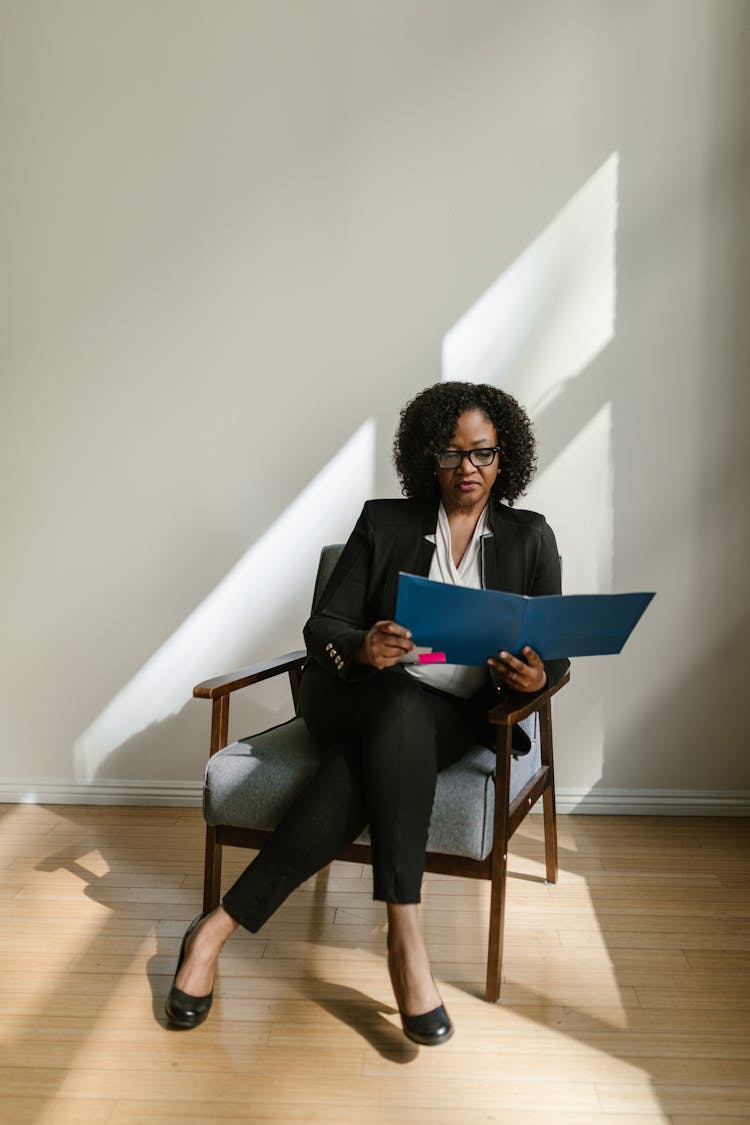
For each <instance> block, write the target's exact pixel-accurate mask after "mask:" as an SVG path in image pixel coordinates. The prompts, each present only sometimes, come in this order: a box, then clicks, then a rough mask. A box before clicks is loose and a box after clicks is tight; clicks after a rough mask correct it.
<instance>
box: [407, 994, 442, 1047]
mask: <svg viewBox="0 0 750 1125" xmlns="http://www.w3.org/2000/svg"><path fill="white" fill-rule="evenodd" d="M399 1015H400V1016H401V1026H402V1027H403V1029H404V1035H405V1036H406V1038H407V1039H411V1041H412V1043H420V1044H421V1045H422V1046H423V1047H437V1046H438V1044H440V1043H447V1041H448V1040H449V1039H450V1037H451V1035H452V1034H453V1024H452V1023H451V1020H450V1016H449V1015H448V1013H447V1012H446V1010H445V1008H444V1007H443V1005H442V1004H441V1005H440V1007H439V1008H433V1010H432V1011H431V1012H425V1013H424V1015H422V1016H407V1015H405V1013H404V1012H402V1011H400V1010H399Z"/></svg>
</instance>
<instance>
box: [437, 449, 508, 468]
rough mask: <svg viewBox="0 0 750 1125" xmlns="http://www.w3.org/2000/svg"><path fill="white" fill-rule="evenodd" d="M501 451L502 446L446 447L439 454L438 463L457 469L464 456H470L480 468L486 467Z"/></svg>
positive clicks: (441, 465)
mask: <svg viewBox="0 0 750 1125" xmlns="http://www.w3.org/2000/svg"><path fill="white" fill-rule="evenodd" d="M499 452H500V446H499V445H495V446H489V447H488V446H482V448H481V449H444V450H443V451H442V453H438V455H437V463H438V465H439V466H440V468H441V469H457V468H458V466H459V465H460V464H461V462H462V461H463V459H464V457H468V458H469V460H470V461H471V463H472V465H475V466H476V468H478V469H486V468H487V466H488V465H491V464H492V462H493V461H494V460H495V454H496V453H499Z"/></svg>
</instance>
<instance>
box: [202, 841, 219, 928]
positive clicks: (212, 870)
mask: <svg viewBox="0 0 750 1125" xmlns="http://www.w3.org/2000/svg"><path fill="white" fill-rule="evenodd" d="M220 897H221V844H218V843H217V842H216V829H215V828H206V861H205V866H204V870H203V913H204V914H208V912H209V910H215V909H216V907H217V906H218V905H219V898H220Z"/></svg>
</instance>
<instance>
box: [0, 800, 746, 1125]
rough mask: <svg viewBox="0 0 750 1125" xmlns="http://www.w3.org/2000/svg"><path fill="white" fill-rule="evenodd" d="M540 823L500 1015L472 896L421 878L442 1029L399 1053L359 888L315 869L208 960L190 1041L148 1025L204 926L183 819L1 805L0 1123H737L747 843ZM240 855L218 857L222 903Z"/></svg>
mask: <svg viewBox="0 0 750 1125" xmlns="http://www.w3.org/2000/svg"><path fill="white" fill-rule="evenodd" d="M559 836H560V880H559V883H558V884H557V885H556V886H555V887H549V886H547V885H546V884H545V883H544V851H543V843H542V828H541V822H540V819H539V818H537V817H534V816H532V817H528V818H527V819H526V821H525V822H524V823H523V825H522V826H521V828H520V829H519V832H518V833H517V834H516V836H515V838H514V841H513V847H512V849H511V855H510V858H509V864H510V871H511V876H510V878H509V883H508V904H507V914H506V919H507V920H506V955H505V968H504V980H503V1002H502V1004H500V1005H488V1004H486V1003H485V1002H484V1001H483V999H482V994H483V988H484V971H485V964H484V961H485V955H486V930H487V918H488V892H489V888H488V886H487V884H484V883H479V882H474V881H471V880H459V879H451V878H446V877H439V876H427V877H426V880H425V889H424V904H423V909H422V914H423V921H424V928H425V933H426V936H427V942H428V946H429V948H430V952H431V956H432V961H433V967H434V970H435V975H436V978H437V980H438V982H439V985H440V988H441V991H442V993H443V997H444V1000H445V1002H446V1005H447V1007H448V1008H449V1010H450V1012H451V1015H452V1017H453V1020H454V1023H455V1024H456V1034H455V1036H454V1038H453V1040H452V1041H451V1042H450V1043H449V1044H446V1045H445V1046H444V1047H441V1048H439V1049H433V1050H429V1049H419V1048H416V1047H415V1046H414V1045H412V1044H410V1043H409V1042H408V1041H407V1040H406V1039H405V1038H404V1036H403V1034H402V1033H401V1030H400V1027H399V1021H398V1013H397V1012H396V1010H395V1007H394V1003H393V997H392V994H391V992H390V988H389V984H388V975H387V971H386V967H385V959H384V953H385V940H386V929H385V915H384V908H383V906H382V904H379V903H373V901H372V895H371V879H370V871H369V868H367V867H363V866H361V865H355V864H343V863H335V864H333V865H332V866H331V868H329V869H328V871H326V872H324V873H322V874H321V875H320V876H318V877H317V878H316V879H312V880H310V881H309V882H308V883H306V884H305V885H304V886H303V887H301V888H300V889H299V890H298V891H297V892H296V893H295V894H294V895H293V896H292V897H291V898H290V900H289V901H288V902H287V903H286V904H285V905H284V906H283V907H282V908H281V909H280V910H279V912H278V913H277V915H276V916H275V917H274V918H272V919H271V921H270V922H269V923H268V925H267V926H266V927H265V928H264V929H263V931H262V932H261V933H260V934H257V935H252V934H248V933H245V932H244V931H243V932H240V933H238V934H237V935H236V936H235V937H234V938H233V939H232V942H231V943H230V945H229V946H228V947H227V950H226V954H225V956H224V959H223V962H222V968H221V974H220V977H219V979H218V981H217V986H216V1001H215V1004H214V1008H213V1010H212V1012H211V1015H210V1017H209V1019H208V1021H207V1022H206V1023H205V1024H204V1025H203V1026H201V1027H200V1028H198V1029H196V1030H195V1031H193V1032H190V1033H179V1032H174V1031H170V1030H168V1029H167V1028H166V1027H165V1026H164V1019H163V1015H162V1012H163V1005H164V999H165V996H166V993H167V991H168V989H169V985H170V983H171V978H172V973H173V972H174V964H175V959H176V956H177V952H178V949H179V945H180V939H181V936H182V933H183V932H184V929H185V927H186V925H187V924H188V922H189V921H190V920H191V918H192V917H193V916H194V915H195V914H196V913H198V912H199V910H200V897H201V893H200V888H201V869H202V849H203V839H202V821H201V818H200V813H199V811H198V810H193V809H155V808H147V809H143V808H132V809H128V808H113V807H92V806H86V807H72V806H55V807H52V806H50V807H41V806H31V805H19V806H14V805H10V806H0V958H1V963H2V966H3V975H2V980H3V995H2V1008H3V1022H2V1032H1V1033H0V1122H1V1123H2V1125H15V1123H18V1125H21V1123H32V1122H33V1123H38V1125H68V1123H73V1122H76V1123H80V1125H89V1123H91V1125H136V1123H137V1125H173V1123H174V1125H177V1123H178V1122H179V1123H180V1125H183V1123H187V1125H201V1123H206V1125H208V1123H212V1122H234V1123H238V1122H253V1123H259V1125H263V1123H264V1122H268V1123H269V1125H270V1123H274V1125H298V1123H300V1125H301V1123H302V1122H307V1123H309V1122H321V1123H323V1122H325V1123H329V1125H354V1123H355V1122H363V1123H365V1125H468V1123H472V1125H473V1123H474V1122H490V1123H496V1125H503V1123H506V1122H507V1123H512V1125H593V1123H596V1125H616V1123H617V1125H636V1123H637V1125H661V1123H669V1125H709V1123H710V1125H717V1123H720V1122H722V1121H727V1122H731V1123H733V1125H737V1123H738V1122H750V848H749V847H748V845H749V844H750V822H748V821H743V820H719V819H705V818H695V819H691V818H663V819H662V818H648V817H644V818H636V817H588V816H585V817H572V816H569V817H564V818H562V819H561V821H560V822H559ZM248 858H249V855H248V853H242V852H238V851H235V850H227V852H226V854H225V879H224V883H225V885H228V883H229V882H230V881H231V880H232V879H233V878H234V877H235V876H236V874H238V873H239V872H240V871H241V870H242V868H243V866H244V864H245V863H246V862H247V860H248Z"/></svg>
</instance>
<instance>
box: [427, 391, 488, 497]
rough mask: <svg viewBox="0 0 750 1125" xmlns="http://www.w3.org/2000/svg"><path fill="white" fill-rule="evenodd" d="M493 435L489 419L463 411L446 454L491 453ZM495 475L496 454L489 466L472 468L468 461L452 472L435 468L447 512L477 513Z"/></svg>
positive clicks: (464, 461) (473, 411)
mask: <svg viewBox="0 0 750 1125" xmlns="http://www.w3.org/2000/svg"><path fill="white" fill-rule="evenodd" d="M496 445H497V433H496V432H495V427H494V426H493V425H492V422H490V420H489V418H487V417H486V415H484V414H483V413H482V411H481V410H467V411H466V413H465V414H461V415H460V416H459V419H458V422H457V423H456V429H455V431H454V434H453V437H452V439H451V443H450V445H449V446H448V448H447V450H441V452H448V451H449V450H453V451H458V452H460V453H468V452H469V450H470V449H493V448H494V447H495V446H496ZM498 471H499V454H497V453H496V454H495V456H494V457H493V458H492V461H491V462H490V464H489V465H473V464H472V462H471V461H470V460H469V458H468V457H462V458H461V462H460V464H459V465H457V466H456V467H455V468H453V469H441V468H440V466H439V465H438V466H437V470H436V475H437V482H438V485H439V486H440V495H441V497H442V500H443V506H444V507H445V510H446V511H447V512H455V511H471V510H472V509H476V510H477V511H480V510H481V509H482V508H483V507H484V505H485V504H486V503H487V501H488V499H489V496H490V492H491V490H492V486H493V484H494V483H495V481H496V480H497V474H498Z"/></svg>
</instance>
